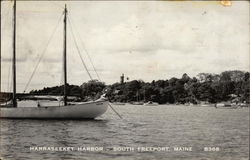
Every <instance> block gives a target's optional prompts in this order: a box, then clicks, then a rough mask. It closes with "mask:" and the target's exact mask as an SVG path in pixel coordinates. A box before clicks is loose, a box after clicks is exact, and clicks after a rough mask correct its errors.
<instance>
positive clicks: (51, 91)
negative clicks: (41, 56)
mask: <svg viewBox="0 0 250 160" xmlns="http://www.w3.org/2000/svg"><path fill="white" fill-rule="evenodd" d="M67 93H68V95H71V96H77V97H81V99H82V100H83V101H87V100H90V99H97V98H98V97H100V95H101V94H103V93H106V96H107V97H108V98H109V100H110V101H111V102H135V101H144V102H147V101H153V102H158V103H160V104H166V103H170V104H174V103H175V104H176V103H179V104H184V103H193V104H197V103H201V102H208V103H218V102H223V101H234V102H236V103H242V102H245V103H248V104H249V99H250V96H249V95H250V74H249V72H243V71H238V70H235V71H225V72H222V73H220V74H211V73H200V74H198V75H197V76H196V77H192V78H191V77H189V76H188V75H187V74H186V73H184V74H183V75H182V77H181V78H175V77H173V78H170V79H167V80H157V81H155V80H153V81H152V82H144V81H142V80H132V81H128V82H124V83H114V84H112V85H105V83H103V82H100V81H97V80H91V81H89V82H87V83H83V84H82V85H81V86H77V85H68V86H67ZM30 94H34V95H63V86H56V87H46V88H43V89H42V90H32V91H31V92H30Z"/></svg>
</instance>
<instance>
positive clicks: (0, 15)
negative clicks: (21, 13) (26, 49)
mask: <svg viewBox="0 0 250 160" xmlns="http://www.w3.org/2000/svg"><path fill="white" fill-rule="evenodd" d="M1 22H2V0H0V93H1V91H2V88H1V85H2V23H1Z"/></svg>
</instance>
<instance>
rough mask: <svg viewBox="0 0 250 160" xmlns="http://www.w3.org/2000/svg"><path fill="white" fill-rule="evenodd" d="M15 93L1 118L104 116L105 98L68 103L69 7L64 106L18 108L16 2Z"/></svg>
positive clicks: (65, 29) (2, 110) (1, 112)
mask: <svg viewBox="0 0 250 160" xmlns="http://www.w3.org/2000/svg"><path fill="white" fill-rule="evenodd" d="M13 12H14V17H13V32H14V34H13V60H12V69H13V93H12V103H11V106H10V105H5V106H1V107H0V118H11V119H14V118H18V119H19V118H21V119H94V118H96V117H98V116H100V115H102V114H104V113H105V112H106V110H107V108H108V106H109V102H108V101H107V99H106V98H105V97H101V98H100V99H98V100H96V101H91V102H80V103H70V102H67V59H66V54H67V48H66V47H67V44H66V42H67V7H66V5H65V9H64V51H63V57H64V58H63V65H64V98H63V102H64V103H63V106H39V105H37V106H32V107H18V104H17V97H16V0H15V1H14V7H13Z"/></svg>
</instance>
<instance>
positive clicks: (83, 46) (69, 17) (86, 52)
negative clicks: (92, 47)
mask: <svg viewBox="0 0 250 160" xmlns="http://www.w3.org/2000/svg"><path fill="white" fill-rule="evenodd" d="M69 21H71V16H70V14H69ZM70 23H71V22H70ZM72 25H73V27H75V25H74V22H73V20H72ZM75 29H76V27H75ZM76 33H77V35H80V34H79V32H78V31H77V29H76ZM79 39H80V41H81V43H82V46H83V49H84V51H85V52H86V53H87V56H88V58H89V60H90V63H91V65H92V67H93V69H94V71H95V74H96V76H97V78H98V80H99V81H101V78H100V76H99V74H98V72H97V71H96V68H95V66H94V63H93V61H92V58H91V57H90V55H89V53H88V50H87V49H86V47H85V44H84V42H83V40H82V39H81V36H79Z"/></svg>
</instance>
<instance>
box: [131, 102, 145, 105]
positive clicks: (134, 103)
mask: <svg viewBox="0 0 250 160" xmlns="http://www.w3.org/2000/svg"><path fill="white" fill-rule="evenodd" d="M132 104H133V105H143V104H144V103H143V102H132Z"/></svg>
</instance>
